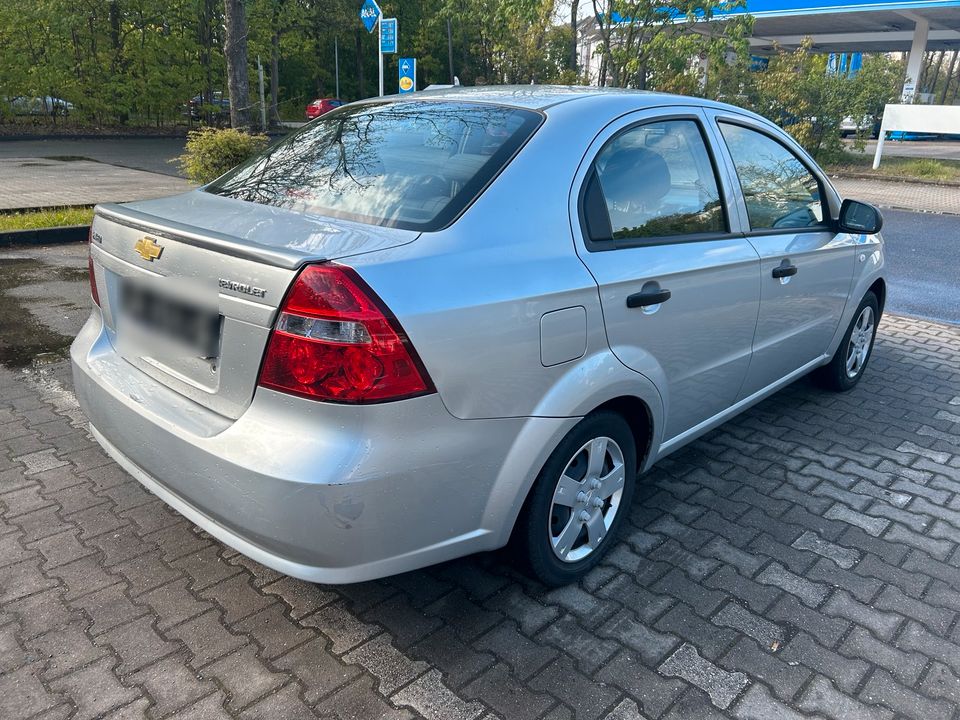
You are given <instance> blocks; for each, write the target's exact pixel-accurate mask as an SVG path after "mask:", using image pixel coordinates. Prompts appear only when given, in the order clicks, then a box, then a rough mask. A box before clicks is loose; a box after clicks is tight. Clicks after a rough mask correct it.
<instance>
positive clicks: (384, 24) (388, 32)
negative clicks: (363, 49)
mask: <svg viewBox="0 0 960 720" xmlns="http://www.w3.org/2000/svg"><path fill="white" fill-rule="evenodd" d="M396 51H397V19H396V18H382V19H381V20H380V52H382V53H395V52H396Z"/></svg>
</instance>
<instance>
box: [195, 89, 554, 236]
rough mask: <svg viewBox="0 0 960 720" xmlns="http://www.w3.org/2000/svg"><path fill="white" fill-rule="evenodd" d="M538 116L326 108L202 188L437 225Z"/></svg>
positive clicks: (481, 110)
mask: <svg viewBox="0 0 960 720" xmlns="http://www.w3.org/2000/svg"><path fill="white" fill-rule="evenodd" d="M540 120H541V116H540V115H539V114H538V113H534V112H531V111H528V110H522V109H517V108H508V107H502V106H497V105H485V104H480V103H465V102H440V101H422V100H421V101H401V102H387V103H377V104H364V105H358V106H355V107H354V106H348V107H345V108H343V109H341V110H338V111H335V112H331V113H328V114H327V115H324V116H323V117H321V118H320V119H319V120H317V121H315V122H313V123H310V124H309V125H307V126H306V127H304V128H303V129H302V130H300V131H299V132H296V133H294V134H293V135H291V136H290V137H288V138H286V139H284V140H283V141H281V142H280V143H278V144H277V145H275V146H273V147H272V148H270V149H269V150H268V151H267V152H265V153H264V154H263V155H261V156H260V157H257V158H255V159H253V160H251V161H249V162H247V163H246V164H244V165H241V166H240V167H238V168H236V169H234V170H232V171H231V172H230V173H228V174H227V175H225V176H223V177H222V178H220V179H219V180H217V181H215V182H214V183H213V184H211V185H210V186H208V187H207V188H206V189H207V191H208V192H212V193H216V194H218V195H225V196H228V197H233V198H237V199H240V200H247V201H249V202H256V203H262V204H265V205H273V206H276V207H282V208H287V209H292V210H297V211H301V212H306V213H311V214H318V215H327V216H333V217H343V218H348V219H352V220H359V221H361V222H368V223H372V224H377V225H386V226H391V227H402V228H408V229H416V230H430V229H436V228H439V227H443V226H444V225H446V224H447V223H449V222H450V221H451V220H452V219H453V218H454V217H456V216H457V215H458V214H459V213H460V212H461V211H462V210H463V208H464V207H466V205H467V204H468V203H469V202H470V201H471V200H472V199H473V198H474V197H475V196H476V195H477V194H478V193H479V192H480V191H481V190H482V188H483V187H484V186H485V185H486V184H487V182H488V181H489V180H490V178H491V177H493V176H494V175H495V174H496V173H497V172H498V171H499V170H500V169H501V168H502V167H503V165H504V164H505V163H506V162H507V161H509V159H510V158H511V157H512V156H513V154H514V152H516V149H517V148H518V147H519V146H520V145H521V144H522V143H523V142H524V141H525V140H526V139H527V138H528V137H529V136H530V134H532V133H533V131H534V130H535V129H536V128H537V126H538V125H539V123H540Z"/></svg>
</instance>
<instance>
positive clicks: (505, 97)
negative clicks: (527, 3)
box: [360, 85, 763, 120]
mask: <svg viewBox="0 0 960 720" xmlns="http://www.w3.org/2000/svg"><path fill="white" fill-rule="evenodd" d="M613 97H620V98H622V99H624V100H627V99H629V101H630V104H631V105H632V107H633V109H635V110H642V109H644V108H648V107H651V108H652V107H664V106H667V107H668V106H671V105H696V106H701V107H710V108H715V109H718V110H726V111H729V112H735V113H739V114H742V115H749V116H750V117H754V118H757V119H761V120H762V119H763V118H761V117H760V116H759V115H757V114H756V113H753V112H751V111H749V110H745V109H744V108H741V107H737V106H735V105H728V104H726V103H721V102H716V101H713V100H706V99H704V98H698V97H692V96H689V95H674V94H671V93H661V92H654V91H650V90H630V89H624V88H605V87H592V86H586V85H484V86H478V87H464V86H457V87H453V88H442V89H436V90H421V91H418V92H416V93H411V94H409V95H392V96H387V97H383V98H369V99H368V100H361V101H360V102H362V103H374V102H383V101H387V102H403V101H411V100H427V99H429V100H453V101H462V102H486V103H495V104H497V105H507V106H510V107H517V108H525V109H529V110H539V111H548V110H549V108H552V107H556V106H558V105H565V104H567V103H570V102H574V101H576V103H577V105H578V106H580V105H590V104H596V103H599V102H603V101H604V100H609V99H611V98H613Z"/></svg>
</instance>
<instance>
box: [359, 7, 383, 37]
mask: <svg viewBox="0 0 960 720" xmlns="http://www.w3.org/2000/svg"><path fill="white" fill-rule="evenodd" d="M378 17H380V6H379V5H377V3H376V2H375V1H374V0H363V5H361V6H360V20H361V21H363V26H364V27H365V28H366V29H367V32H373V28H374V27H376V24H377V18H378Z"/></svg>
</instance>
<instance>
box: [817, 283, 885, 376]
mask: <svg viewBox="0 0 960 720" xmlns="http://www.w3.org/2000/svg"><path fill="white" fill-rule="evenodd" d="M879 321H880V303H879V302H878V301H877V296H876V295H874V294H873V292H872V291H871V292H868V293H867V294H866V295H864V296H863V300H861V301H860V305H859V306H858V307H857V311H856V312H855V313H854V314H853V320H852V321H851V322H850V327H848V328H847V332H846V333H845V334H844V336H843V340H842V341H841V342H840V347H838V348H837V352H836V353H834V356H833V359H831V360H830V363H829V364H828V365H824V366H823V367H822V368H820V369H819V370H818V371H817V373H816V378H817V380H818V381H819V382H820V384H821V385H823V386H824V387H825V388H827V389H828V390H836V391H838V392H846V391H847V390H850V389H852V388H853V387H854V386H855V385H856V384H857V383H858V382H859V381H860V378H861V377H863V371H864V370H866V368H867V362H868V361H869V360H870V355H871V353H872V352H873V341H874V338H875V337H876V335H877V323H879Z"/></svg>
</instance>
